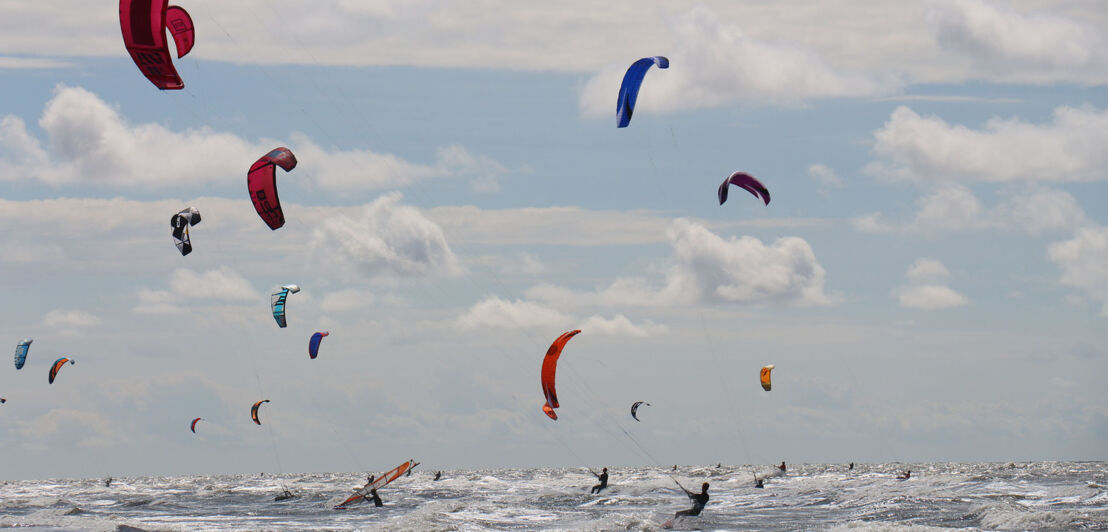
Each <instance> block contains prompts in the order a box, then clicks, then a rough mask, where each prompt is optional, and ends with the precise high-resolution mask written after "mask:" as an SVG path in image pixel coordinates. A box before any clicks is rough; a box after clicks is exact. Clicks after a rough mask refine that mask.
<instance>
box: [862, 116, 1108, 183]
mask: <svg viewBox="0 0 1108 532" xmlns="http://www.w3.org/2000/svg"><path fill="white" fill-rule="evenodd" d="M874 140H875V143H874V152H875V153H876V154H877V155H878V156H879V157H881V158H883V159H884V160H882V161H878V162H874V163H870V164H869V165H867V167H866V169H865V172H866V173H868V174H870V175H876V176H881V177H888V178H893V179H906V180H912V181H919V182H925V183H934V182H954V181H971V182H972V181H981V182H992V183H1006V182H1017V181H1018V182H1071V181H1096V180H1102V179H1105V178H1106V177H1108V149H1105V147H1106V146H1108V110H1101V109H1095V108H1092V107H1080V108H1075V107H1065V106H1063V107H1058V108H1056V109H1055V110H1054V116H1053V120H1052V122H1050V123H1047V124H1032V123H1028V122H1025V121H1023V120H1020V119H1018V118H1008V119H1004V118H993V119H990V120H989V121H988V122H987V123H986V124H985V125H984V126H983V127H982V128H981V129H972V128H969V127H966V126H963V125H958V124H949V123H947V122H946V121H945V120H943V119H942V118H940V117H938V116H921V115H920V114H919V113H916V112H915V111H913V110H911V109H909V108H908V107H903V106H902V107H898V108H897V109H896V110H895V111H893V113H892V115H891V116H890V117H889V120H888V121H887V122H886V123H885V125H884V127H882V128H881V129H878V130H877V131H876V132H874Z"/></svg>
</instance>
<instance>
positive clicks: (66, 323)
mask: <svg viewBox="0 0 1108 532" xmlns="http://www.w3.org/2000/svg"><path fill="white" fill-rule="evenodd" d="M99 323H100V318H97V317H96V316H94V315H92V314H90V313H88V312H85V311H83V310H64V309H56V310H51V311H50V312H47V313H46V315H44V316H43V317H42V324H43V325H45V326H47V327H49V328H51V329H83V328H86V327H94V326H96V325H98V324H99Z"/></svg>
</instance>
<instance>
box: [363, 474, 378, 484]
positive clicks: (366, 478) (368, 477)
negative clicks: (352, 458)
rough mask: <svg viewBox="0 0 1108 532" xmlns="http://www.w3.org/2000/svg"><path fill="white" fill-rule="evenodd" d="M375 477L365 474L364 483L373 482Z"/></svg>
mask: <svg viewBox="0 0 1108 532" xmlns="http://www.w3.org/2000/svg"><path fill="white" fill-rule="evenodd" d="M375 478H377V476H376V475H366V477H365V483H366V484H373V479H375Z"/></svg>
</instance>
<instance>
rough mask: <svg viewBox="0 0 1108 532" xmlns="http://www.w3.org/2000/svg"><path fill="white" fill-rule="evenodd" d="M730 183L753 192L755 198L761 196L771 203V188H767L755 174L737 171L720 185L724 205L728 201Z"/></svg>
mask: <svg viewBox="0 0 1108 532" xmlns="http://www.w3.org/2000/svg"><path fill="white" fill-rule="evenodd" d="M728 185H735V186H737V187H739V188H742V189H744V190H746V191H747V192H749V193H751V194H753V195H754V197H755V198H758V197H760V198H761V200H762V201H764V202H765V203H766V205H769V189H767V188H766V186H765V185H763V184H762V182H761V181H758V180H757V179H755V178H754V176H752V175H750V174H748V173H745V172H735V173H733V174H731V177H728V178H727V179H724V180H723V183H722V184H720V186H719V204H720V205H723V202H725V201H727V189H728Z"/></svg>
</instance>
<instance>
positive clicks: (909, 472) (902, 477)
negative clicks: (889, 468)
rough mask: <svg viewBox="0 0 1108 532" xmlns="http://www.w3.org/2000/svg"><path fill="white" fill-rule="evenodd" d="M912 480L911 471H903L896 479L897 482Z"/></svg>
mask: <svg viewBox="0 0 1108 532" xmlns="http://www.w3.org/2000/svg"><path fill="white" fill-rule="evenodd" d="M910 478H912V470H911V469H909V470H908V471H905V472H904V474H903V475H900V476H898V477H896V479H897V480H908V479H910Z"/></svg>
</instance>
